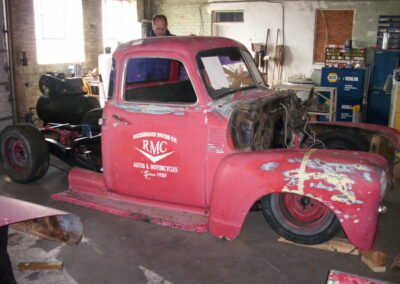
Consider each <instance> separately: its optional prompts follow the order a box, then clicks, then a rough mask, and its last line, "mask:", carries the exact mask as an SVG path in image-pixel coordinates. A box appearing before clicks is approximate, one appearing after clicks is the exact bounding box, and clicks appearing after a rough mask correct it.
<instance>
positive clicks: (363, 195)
mask: <svg viewBox="0 0 400 284" xmlns="http://www.w3.org/2000/svg"><path fill="white" fill-rule="evenodd" d="M386 170H387V162H386V161H385V159H383V158H382V157H381V156H379V155H376V154H372V153H364V152H351V151H336V150H316V149H311V150H309V149H307V150H306V149H304V150H294V149H291V150H289V149H287V150H285V149H283V150H271V151H264V152H247V153H236V154H232V155H230V156H228V157H226V158H225V159H224V160H223V161H222V162H221V164H220V166H219V167H218V170H217V173H216V176H215V181H214V188H213V193H212V196H211V202H210V208H211V209H210V224H209V226H210V227H209V230H210V232H211V233H212V234H213V235H215V236H217V237H220V238H222V237H225V238H227V239H234V238H236V237H237V236H238V234H239V232H240V230H241V227H242V225H243V222H244V220H245V217H246V215H247V213H248V212H249V209H250V208H251V206H252V205H253V204H254V203H255V202H256V201H257V200H259V199H260V198H262V197H263V196H266V195H268V194H271V193H279V192H290V193H294V194H299V195H306V196H308V197H310V198H314V199H316V200H318V201H320V202H322V203H323V204H324V205H326V206H327V207H329V208H330V209H331V210H332V211H333V212H334V213H335V214H336V216H337V217H338V219H339V221H340V223H341V225H342V227H343V229H344V231H345V232H346V234H347V236H348V238H349V239H350V241H351V242H352V243H353V244H354V245H355V246H357V247H358V248H362V249H367V248H369V247H370V246H371V245H372V243H373V240H374V236H375V231H376V226H377V218H378V206H379V200H380V182H381V178H382V175H383V174H386Z"/></svg>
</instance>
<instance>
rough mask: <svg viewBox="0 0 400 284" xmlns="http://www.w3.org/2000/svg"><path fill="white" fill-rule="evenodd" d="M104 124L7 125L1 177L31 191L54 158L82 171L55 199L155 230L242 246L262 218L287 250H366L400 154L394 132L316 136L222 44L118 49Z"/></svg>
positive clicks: (0, 140)
mask: <svg viewBox="0 0 400 284" xmlns="http://www.w3.org/2000/svg"><path fill="white" fill-rule="evenodd" d="M100 124H101V131H100V133H98V134H97V133H96V134H95V135H87V132H85V133H83V132H80V131H79V130H80V128H79V126H71V125H70V126H68V127H69V128H68V129H67V130H65V129H64V130H63V131H64V132H62V133H65V131H70V132H74V131H75V132H77V133H78V134H79V135H69V136H68V137H69V138H71V137H75V138H74V139H73V140H72V141H68V140H71V139H65V136H63V134H61V137H64V138H63V139H62V141H61V140H57V139H59V138H55V135H54V132H53V131H54V129H57V126H52V127H53V128H51V129H49V127H47V128H43V129H40V130H37V129H34V128H33V127H31V126H28V125H14V126H10V127H8V128H6V129H5V130H3V132H2V133H1V134H0V147H1V158H2V159H1V164H2V166H3V168H4V169H5V171H6V173H7V174H8V175H9V176H10V177H11V178H12V179H13V180H15V181H18V182H22V183H24V182H30V181H33V180H36V179H38V178H41V177H42V176H43V175H44V174H45V173H46V171H47V167H48V156H49V153H51V154H55V155H57V156H59V157H61V158H62V159H64V160H65V161H66V162H68V163H70V164H71V165H78V166H79V167H74V168H73V169H72V170H71V171H70V173H69V189H68V191H66V192H63V193H59V194H56V195H54V196H53V197H54V198H55V199H59V200H64V201H67V202H72V203H75V204H79V205H83V206H87V207H90V208H94V209H98V210H102V211H106V212H109V213H113V214H118V215H121V216H126V217H130V218H134V219H140V220H147V221H150V222H152V223H156V224H159V225H165V226H172V227H176V228H181V229H185V230H191V231H197V232H205V231H209V232H210V233H211V234H213V235H214V236H216V237H218V238H227V239H234V238H236V237H237V236H238V234H239V232H240V230H241V228H242V225H243V222H244V220H245V218H246V216H247V214H248V212H249V211H250V210H251V209H255V208H259V209H260V211H261V212H262V213H263V215H264V216H265V219H266V221H267V222H268V223H269V224H270V225H271V227H272V228H273V229H274V230H275V231H276V232H277V233H278V234H280V235H282V236H283V237H285V238H287V239H289V240H292V241H295V242H299V243H303V244H315V243H321V242H324V241H327V240H329V239H330V238H332V237H333V236H334V235H335V234H336V233H337V232H338V230H339V229H340V228H342V229H343V230H344V232H345V233H346V235H347V237H348V238H349V240H350V241H351V242H352V243H353V244H354V245H355V246H356V247H358V248H360V249H369V248H371V246H372V244H373V241H374V236H375V233H376V228H377V224H378V209H379V208H380V202H381V200H382V199H383V196H384V193H385V190H386V188H387V187H388V186H389V185H390V182H391V181H392V180H393V178H394V175H393V174H394V168H395V165H396V162H397V158H396V157H397V156H396V154H397V150H398V147H399V141H400V140H399V137H400V136H399V133H398V132H397V131H396V130H394V129H390V128H387V127H382V126H376V125H368V124H360V123H329V122H324V123H311V122H310V121H309V119H308V116H307V115H306V110H305V104H303V103H302V102H301V100H300V99H298V98H297V97H296V95H295V94H294V93H292V92H273V91H271V90H270V89H268V87H267V85H266V84H265V82H264V80H263V77H262V76H261V74H260V73H259V71H258V69H257V67H256V65H255V64H254V62H253V59H252V56H251V54H250V53H249V52H248V51H247V50H246V48H245V47H244V46H243V45H241V44H240V43H238V42H236V41H233V40H230V39H226V38H216V37H157V38H148V39H143V40H135V41H131V42H128V43H126V44H123V45H121V46H119V47H118V49H117V50H116V51H115V52H114V54H113V63H112V70H111V74H110V88H109V90H108V101H107V102H106V105H105V107H104V109H103V110H102V116H101V119H100ZM61 128H65V125H63V126H62V127H61V126H60V129H61ZM76 137H78V138H76ZM32 141H34V142H35V143H34V144H33V143H32ZM100 145H101V150H100ZM96 147H97V148H96ZM32 149H40V150H38V151H35V150H32ZM96 149H97V150H96ZM85 159H86V162H84V161H85Z"/></svg>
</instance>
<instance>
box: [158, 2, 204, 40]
mask: <svg viewBox="0 0 400 284" xmlns="http://www.w3.org/2000/svg"><path fill="white" fill-rule="evenodd" d="M206 3H207V0H187V1H182V0H164V1H158V2H157V6H156V8H157V14H165V16H167V18H168V28H169V30H170V31H171V33H173V34H176V35H190V34H196V35H210V34H211V22H210V19H211V17H210V15H209V14H207V5H205V4H206ZM200 10H201V11H202V13H201V14H200Z"/></svg>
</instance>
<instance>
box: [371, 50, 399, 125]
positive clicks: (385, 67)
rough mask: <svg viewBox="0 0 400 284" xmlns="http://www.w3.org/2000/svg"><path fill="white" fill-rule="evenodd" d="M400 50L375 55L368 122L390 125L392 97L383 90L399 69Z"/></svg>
mask: <svg viewBox="0 0 400 284" xmlns="http://www.w3.org/2000/svg"><path fill="white" fill-rule="evenodd" d="M399 62H400V51H399V50H397V51H396V50H377V51H375V54H374V65H373V69H372V74H371V81H370V88H369V93H368V106H367V122H368V123H374V124H381V125H388V122H389V111H390V96H391V94H390V93H389V94H387V93H386V92H385V91H384V90H383V88H384V86H385V83H386V81H387V80H388V76H389V75H391V74H393V70H395V69H397V68H399Z"/></svg>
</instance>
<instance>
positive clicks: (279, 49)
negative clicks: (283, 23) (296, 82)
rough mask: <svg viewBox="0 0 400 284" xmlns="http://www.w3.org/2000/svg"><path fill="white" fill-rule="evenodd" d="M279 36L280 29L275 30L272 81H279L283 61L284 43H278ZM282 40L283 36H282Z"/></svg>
mask: <svg viewBox="0 0 400 284" xmlns="http://www.w3.org/2000/svg"><path fill="white" fill-rule="evenodd" d="M279 37H280V29H277V31H276V41H275V56H274V69H273V74H272V81H273V82H276V81H277V82H280V81H281V79H282V71H283V62H284V48H285V47H284V45H283V44H278V42H279ZM282 42H283V38H282ZM275 70H276V72H277V79H276V80H275Z"/></svg>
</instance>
